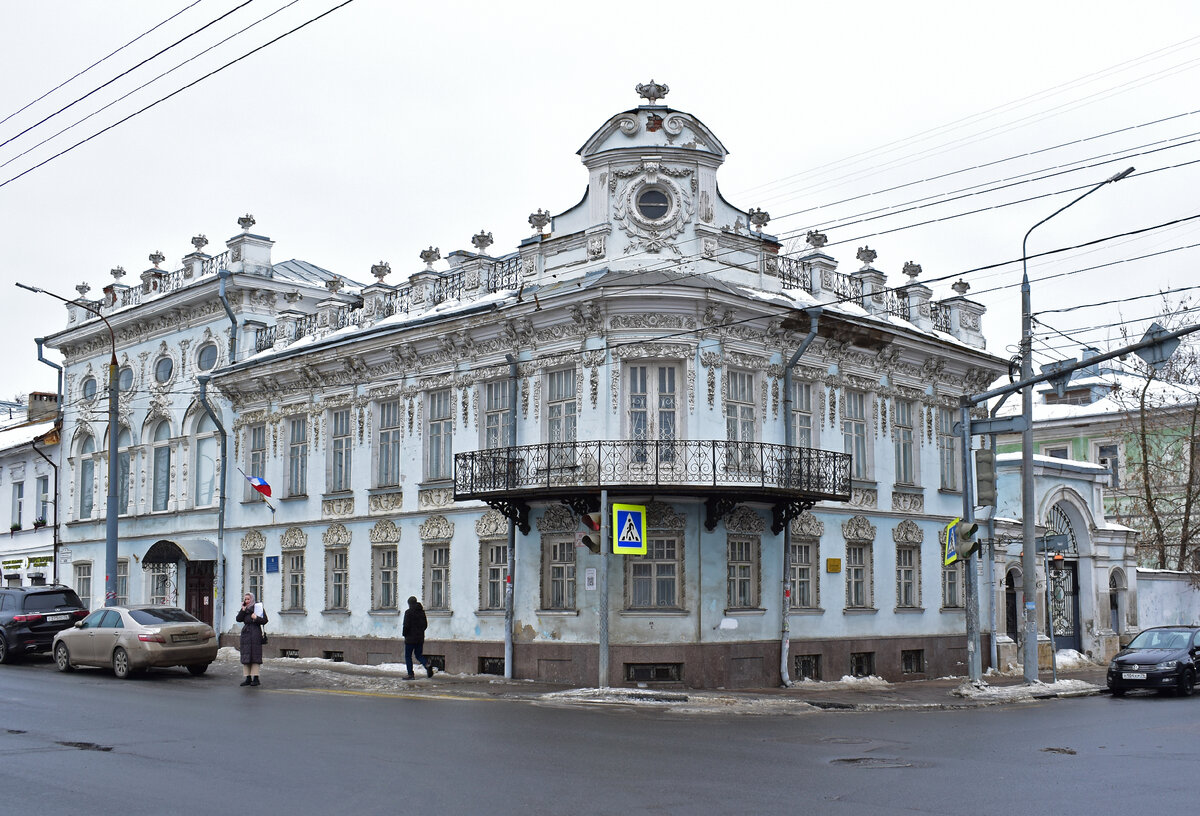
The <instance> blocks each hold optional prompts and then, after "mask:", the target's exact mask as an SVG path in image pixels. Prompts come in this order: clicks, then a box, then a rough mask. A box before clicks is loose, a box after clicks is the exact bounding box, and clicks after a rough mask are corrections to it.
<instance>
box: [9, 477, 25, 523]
mask: <svg viewBox="0 0 1200 816" xmlns="http://www.w3.org/2000/svg"><path fill="white" fill-rule="evenodd" d="M24 514H25V482H13V486H12V523H13V524H14V525H16V526H17V528H18V529H19V528H20V527H21V526H22V516H24Z"/></svg>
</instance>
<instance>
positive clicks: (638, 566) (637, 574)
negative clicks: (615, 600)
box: [625, 536, 682, 609]
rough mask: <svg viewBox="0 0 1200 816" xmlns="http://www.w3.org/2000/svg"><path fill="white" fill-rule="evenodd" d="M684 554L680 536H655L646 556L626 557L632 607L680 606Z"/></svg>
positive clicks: (627, 579)
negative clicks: (680, 544)
mask: <svg viewBox="0 0 1200 816" xmlns="http://www.w3.org/2000/svg"><path fill="white" fill-rule="evenodd" d="M681 556H682V552H681V548H680V546H679V541H678V540H677V539H675V538H660V537H654V536H652V537H650V540H649V541H648V542H647V545H646V554H645V555H631V556H628V557H627V558H626V559H625V560H626V564H627V565H628V566H627V567H626V569H627V570H628V572H627V577H626V581H627V582H628V584H627V585H628V587H629V607H630V608H631V609H658V608H674V609H678V608H679V606H680V602H679V573H680V572H681V567H682V565H681V563H680V562H681V560H682V559H681Z"/></svg>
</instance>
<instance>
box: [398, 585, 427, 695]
mask: <svg viewBox="0 0 1200 816" xmlns="http://www.w3.org/2000/svg"><path fill="white" fill-rule="evenodd" d="M428 627H429V621H428V619H427V618H426V617H425V607H423V606H421V602H420V601H418V600H417V597H416V596H415V595H414V596H412V597H410V598H409V599H408V609H406V610H404V623H403V624H402V625H401V627H400V634H402V635H404V664H405V665H406V666H408V679H409V680H412V679H413V670H412V661H413V653H414V652H415V653H416V655H417V661H418V662H419V663H420V664H421V665H422V666H424V667H425V676H426V677H433V666H432V665H430V663H429V658H427V657H426V656H425V653H424V649H425V630H426V629H427V628H428Z"/></svg>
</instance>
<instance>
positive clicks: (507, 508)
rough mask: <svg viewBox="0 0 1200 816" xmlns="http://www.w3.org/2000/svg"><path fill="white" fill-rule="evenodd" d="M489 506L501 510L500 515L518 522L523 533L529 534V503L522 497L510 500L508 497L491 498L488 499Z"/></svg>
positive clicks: (518, 526)
mask: <svg viewBox="0 0 1200 816" xmlns="http://www.w3.org/2000/svg"><path fill="white" fill-rule="evenodd" d="M487 504H488V507H491V508H492V509H494V510H498V511H500V515H502V516H504V517H505V518H506V519H509V520H510V521H514V522H516V524H517V529H518V530H520V531H521V535H529V504H528V503H527V502H523V501H521V500H520V499H517V500H515V501H508V500H506V499H491V500H489V501H488V503H487Z"/></svg>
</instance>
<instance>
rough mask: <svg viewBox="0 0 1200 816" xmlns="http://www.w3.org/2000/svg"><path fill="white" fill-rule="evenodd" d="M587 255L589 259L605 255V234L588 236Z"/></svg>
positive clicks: (596, 258)
mask: <svg viewBox="0 0 1200 816" xmlns="http://www.w3.org/2000/svg"><path fill="white" fill-rule="evenodd" d="M587 256H588V260H589V261H595V260H598V259H600V258H603V257H604V236H603V235H592V236H589V237H588V245H587Z"/></svg>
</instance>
